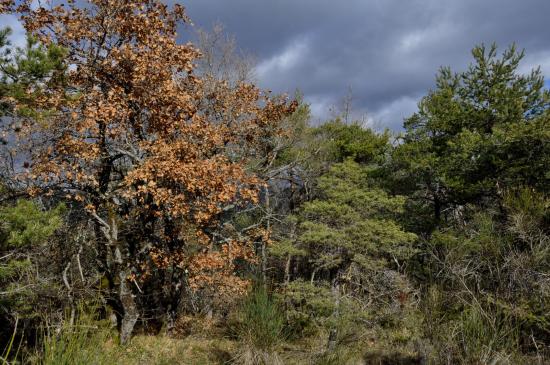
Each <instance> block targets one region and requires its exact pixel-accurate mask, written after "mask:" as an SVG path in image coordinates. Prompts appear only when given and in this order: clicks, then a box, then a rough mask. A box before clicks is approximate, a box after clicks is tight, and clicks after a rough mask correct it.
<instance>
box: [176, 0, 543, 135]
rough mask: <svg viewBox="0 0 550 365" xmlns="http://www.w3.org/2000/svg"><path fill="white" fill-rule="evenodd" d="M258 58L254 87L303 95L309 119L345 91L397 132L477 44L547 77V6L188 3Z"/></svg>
mask: <svg viewBox="0 0 550 365" xmlns="http://www.w3.org/2000/svg"><path fill="white" fill-rule="evenodd" d="M184 5H186V7H187V10H188V14H189V15H190V17H191V18H192V20H193V21H194V23H195V24H196V25H197V26H200V27H206V28H208V27H209V26H211V25H212V24H213V23H215V22H217V21H219V22H221V23H223V24H224V25H225V27H226V29H227V31H228V32H229V33H232V34H234V35H235V36H236V38H237V41H238V43H239V45H240V46H241V47H242V48H244V49H246V50H248V51H250V52H252V53H254V54H255V55H256V56H257V58H258V61H259V62H258V68H257V72H256V74H257V78H258V81H259V82H260V84H261V86H262V87H266V88H269V89H272V90H274V91H277V92H284V91H286V92H293V91H294V90H295V89H296V88H298V89H300V90H301V91H303V92H304V94H305V96H306V100H308V101H310V102H311V103H312V107H313V109H314V111H315V113H316V114H317V115H318V116H321V115H322V114H324V113H326V111H327V109H328V107H330V106H331V105H337V104H338V103H339V100H341V98H342V97H343V96H344V95H345V94H346V93H347V90H348V89H349V88H350V87H351V89H352V94H353V107H354V108H355V109H356V111H358V112H359V113H363V112H365V111H367V112H368V113H369V115H370V117H371V118H373V119H375V120H377V121H378V124H379V125H380V124H382V125H384V126H388V127H391V128H394V129H396V128H399V126H400V125H401V122H402V118H403V116H406V115H408V114H410V113H411V112H412V111H414V108H415V105H416V102H417V101H418V99H419V98H420V97H421V96H422V95H423V94H425V93H426V91H427V90H428V89H429V88H430V87H432V85H433V80H434V75H435V73H436V72H437V70H438V68H439V67H440V66H442V65H449V66H451V67H453V69H455V70H462V69H464V68H466V67H467V65H468V63H469V62H470V60H471V57H470V53H469V51H470V49H471V48H472V47H473V46H474V45H475V44H479V43H481V42H485V43H492V42H493V41H494V42H497V44H498V45H499V46H500V47H501V49H504V48H505V47H506V46H508V45H509V44H511V43H512V42H516V43H517V44H518V46H519V47H520V48H525V49H526V52H527V57H526V59H525V61H524V63H523V68H522V70H523V71H528V70H529V69H530V68H531V67H534V66H536V65H539V64H540V65H541V66H542V69H543V72H544V73H545V74H546V75H548V76H550V28H549V27H548V26H547V24H548V23H547V22H548V14H550V1H547V0H524V1H517V0H460V1H459V0H452V1H451V0H372V1H371V0H342V1H328V0H272V1H267V0H264V1H260V0H189V1H187V2H184Z"/></svg>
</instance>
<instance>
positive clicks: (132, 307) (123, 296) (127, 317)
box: [119, 270, 139, 345]
mask: <svg viewBox="0 0 550 365" xmlns="http://www.w3.org/2000/svg"><path fill="white" fill-rule="evenodd" d="M119 278H120V293H119V295H120V302H121V303H122V308H123V309H124V313H123V315H122V323H121V326H120V343H121V344H123V345H124V344H126V343H128V340H129V339H130V338H131V336H132V332H133V330H134V326H135V325H136V322H137V320H138V318H139V312H138V308H137V305H136V301H135V299H134V294H133V293H132V290H131V289H130V287H129V286H128V280H127V278H126V272H125V271H124V270H121V271H120V273H119Z"/></svg>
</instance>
